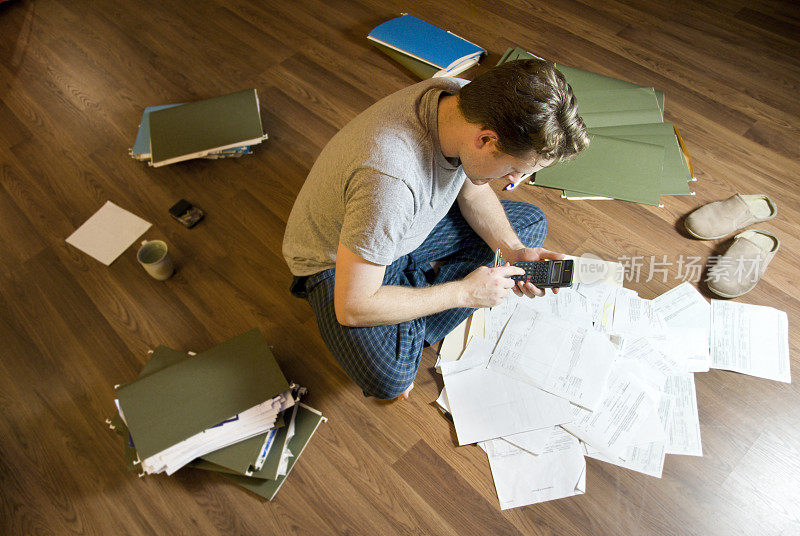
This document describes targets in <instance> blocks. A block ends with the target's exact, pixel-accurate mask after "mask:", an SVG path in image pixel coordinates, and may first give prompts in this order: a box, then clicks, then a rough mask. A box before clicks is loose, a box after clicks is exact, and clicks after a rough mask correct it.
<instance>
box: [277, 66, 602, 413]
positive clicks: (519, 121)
mask: <svg viewBox="0 0 800 536" xmlns="http://www.w3.org/2000/svg"><path fill="white" fill-rule="evenodd" d="M588 144H589V138H588V136H587V134H586V127H585V125H584V123H583V121H582V120H581V118H580V116H579V115H578V109H577V103H576V101H575V97H574V95H573V94H572V89H571V88H570V87H569V85H568V84H567V83H566V80H565V79H564V77H563V75H562V74H561V73H560V72H559V71H558V70H556V68H555V67H554V65H553V64H552V63H550V62H546V61H541V60H517V61H511V62H507V63H503V64H502V65H499V66H497V67H494V68H493V69H490V70H489V71H486V72H485V73H483V74H481V75H480V76H478V77H477V78H476V79H475V80H474V81H472V82H467V81H466V80H461V79H457V78H433V79H430V80H426V81H423V82H420V83H418V84H415V85H413V86H411V87H408V88H405V89H402V90H400V91H398V92H396V93H394V94H392V95H390V96H388V97H386V98H384V99H381V100H380V101H378V102H376V103H375V104H373V105H372V106H370V107H369V108H368V109H367V110H365V111H364V112H362V113H361V114H359V115H358V116H357V117H355V118H354V119H353V120H352V121H350V123H348V124H347V125H346V126H345V127H344V128H342V130H340V131H339V132H338V133H337V134H336V135H335V136H334V137H333V138H332V139H331V140H330V142H328V144H327V145H326V146H325V148H324V149H323V150H322V152H321V153H320V155H319V157H318V158H317V160H316V162H315V163H314V166H313V167H312V168H311V171H310V173H309V175H308V178H307V179H306V181H305V183H304V184H303V187H302V189H301V190H300V193H299V194H298V196H297V200H296V201H295V204H294V207H293V208H292V212H291V214H290V216H289V220H288V223H287V227H286V234H285V236H284V242H283V254H284V257H285V258H286V262H287V263H288V264H289V268H290V269H291V271H292V273H293V274H294V276H295V278H294V281H293V282H292V292H293V293H294V294H295V295H296V296H299V297H303V298H307V299H308V301H309V303H310V304H311V307H312V308H313V309H314V313H315V315H316V318H317V324H318V326H319V329H320V333H321V334H322V338H323V340H324V341H325V344H326V345H327V346H328V348H329V349H330V351H331V352H332V353H333V355H334V357H335V358H336V360H337V361H338V362H339V364H340V365H341V367H342V368H343V369H344V370H345V372H347V374H348V375H349V376H350V377H351V378H352V379H353V380H354V381H355V382H356V383H357V384H358V385H359V386H360V387H361V389H362V390H363V392H364V395H365V396H373V397H376V398H381V399H389V398H396V397H398V396H401V397H404V398H405V397H407V396H408V392H409V391H410V390H411V388H412V387H413V383H412V382H413V380H414V377H415V376H416V374H417V370H418V368H419V364H420V357H421V355H422V348H423V345H424V344H425V343H427V344H433V343H435V342H437V341H439V340H440V339H442V338H443V337H444V336H445V335H447V334H448V333H449V332H450V331H452V330H453V329H454V328H455V327H456V326H457V325H458V324H460V323H461V322H462V321H463V320H464V319H465V318H467V317H468V316H469V315H470V314H471V313H472V312H473V311H474V309H475V308H479V307H491V306H494V305H497V304H499V303H500V302H501V301H502V300H503V299H504V298H506V297H507V296H508V294H509V293H510V292H511V290H512V289H513V291H514V292H515V293H516V294H518V295H523V294H524V295H526V296H528V297H531V298H532V297H534V296H537V295H538V296H541V295H543V290H542V289H538V288H536V287H534V286H533V285H531V284H530V283H526V284H524V285H523V284H522V283H520V284H519V286H516V287H515V286H514V282H513V281H512V280H511V279H509V276H511V275H515V274H522V273H523V270H522V269H521V268H517V267H514V266H511V265H506V266H502V267H497V268H493V267H489V266H488V265H490V264H491V261H492V260H493V257H494V251H495V249H498V248H499V249H500V250H501V251H502V255H503V258H504V259H505V260H507V261H509V262H510V263H515V262H519V261H534V260H540V259H558V258H562V257H563V255H561V254H558V253H554V252H551V251H548V250H546V249H543V248H542V247H541V246H542V244H543V243H544V239H545V235H546V232H547V224H546V220H545V216H544V213H543V212H542V211H541V210H540V209H539V208H538V207H536V206H534V205H531V204H529V203H523V202H515V201H503V202H502V203H501V202H500V200H499V199H498V198H497V196H496V195H495V193H494V191H493V190H492V189H491V187H490V186H489V184H488V183H489V182H490V181H492V180H494V179H501V178H502V179H508V180H510V181H511V182H512V183H514V184H516V183H518V182H519V181H521V180H522V178H523V177H524V176H526V175H528V174H530V173H533V172H535V171H537V170H539V169H542V168H543V167H545V166H549V165H552V164H555V163H556V162H558V161H560V160H564V159H567V158H571V157H574V156H575V155H577V154H578V153H579V152H580V151H582V150H583V149H584V148H586V147H587V146H588Z"/></svg>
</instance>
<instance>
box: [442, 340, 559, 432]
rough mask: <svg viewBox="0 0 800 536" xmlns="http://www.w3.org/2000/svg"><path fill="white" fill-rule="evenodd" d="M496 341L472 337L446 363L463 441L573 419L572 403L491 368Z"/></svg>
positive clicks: (446, 382)
mask: <svg viewBox="0 0 800 536" xmlns="http://www.w3.org/2000/svg"><path fill="white" fill-rule="evenodd" d="M490 352H491V345H490V343H489V342H488V341H486V340H485V339H479V338H473V339H472V340H471V341H470V343H469V344H468V345H467V348H466V350H464V354H463V355H462V356H461V359H459V360H458V361H443V362H442V363H441V367H442V375H443V376H444V385H445V388H446V389H447V401H448V403H449V406H450V412H451V414H452V415H453V424H454V425H455V428H456V435H457V436H458V444H459V445H467V444H470V443H475V442H477V441H485V440H487V439H495V438H498V437H503V436H507V435H510V434H516V433H520V432H527V431H529V430H538V429H541V428H547V427H552V426H555V425H557V424H562V423H565V422H567V421H569V420H571V419H572V413H571V411H570V404H569V402H568V401H566V400H564V399H563V398H559V397H557V396H554V395H551V394H550V393H546V392H544V391H542V390H541V389H536V388H533V387H531V386H530V385H528V384H526V383H523V382H520V381H517V380H515V379H513V378H510V377H508V376H506V375H504V374H498V373H497V372H495V371H493V370H488V369H487V368H486V362H487V361H488V359H489V356H490Z"/></svg>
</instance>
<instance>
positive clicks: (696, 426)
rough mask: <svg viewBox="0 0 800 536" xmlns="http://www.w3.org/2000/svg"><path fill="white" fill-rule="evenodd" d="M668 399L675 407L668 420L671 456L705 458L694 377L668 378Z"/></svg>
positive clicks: (667, 432)
mask: <svg viewBox="0 0 800 536" xmlns="http://www.w3.org/2000/svg"><path fill="white" fill-rule="evenodd" d="M664 398H667V399H669V404H670V406H671V407H670V410H669V415H668V416H667V418H666V435H667V437H666V445H665V448H666V452H667V454H683V455H686V456H702V455H703V446H702V443H701V442H700V418H699V416H698V413H697V394H696V392H695V386H694V374H690V373H687V374H676V375H673V376H670V377H669V378H667V385H666V390H665V394H664Z"/></svg>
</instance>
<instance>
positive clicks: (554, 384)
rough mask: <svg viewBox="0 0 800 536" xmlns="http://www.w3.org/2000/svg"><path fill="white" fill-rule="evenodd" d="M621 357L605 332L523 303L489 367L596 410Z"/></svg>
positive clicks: (514, 315) (508, 326)
mask: <svg viewBox="0 0 800 536" xmlns="http://www.w3.org/2000/svg"><path fill="white" fill-rule="evenodd" d="M615 357H616V351H615V349H614V345H613V344H612V343H611V341H609V340H608V337H607V336H606V335H605V334H603V333H600V332H598V331H594V330H592V329H590V328H589V329H587V328H584V327H580V326H575V325H573V324H572V323H570V322H568V321H566V320H562V319H559V318H552V317H548V316H546V315H544V314H541V313H537V312H531V311H529V310H527V309H525V308H520V307H517V309H516V311H515V312H514V314H513V315H512V317H511V319H510V320H509V321H508V324H507V325H506V328H505V330H504V331H503V334H502V336H501V337H500V341H498V343H497V347H496V348H495V351H494V353H493V354H492V359H491V361H489V365H488V368H489V369H490V370H494V371H497V372H500V373H503V374H506V375H508V376H511V377H514V378H518V379H519V380H521V381H523V382H526V383H528V384H530V385H533V386H535V387H539V388H540V389H544V390H545V391H548V392H550V393H553V394H554V395H558V396H560V397H564V398H566V399H567V400H569V401H570V402H572V403H574V404H577V405H579V406H581V407H585V408H587V409H590V410H591V409H594V408H596V407H597V405H598V403H599V401H600V397H601V395H602V390H603V386H604V385H605V379H606V378H608V375H609V373H610V372H611V366H612V363H613V362H614V359H615Z"/></svg>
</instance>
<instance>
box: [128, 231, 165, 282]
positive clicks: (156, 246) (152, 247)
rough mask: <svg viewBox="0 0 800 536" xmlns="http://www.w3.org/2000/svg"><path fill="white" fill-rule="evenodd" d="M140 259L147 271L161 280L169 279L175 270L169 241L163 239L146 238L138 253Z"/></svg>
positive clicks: (137, 257) (137, 256)
mask: <svg viewBox="0 0 800 536" xmlns="http://www.w3.org/2000/svg"><path fill="white" fill-rule="evenodd" d="M136 259H137V260H138V261H139V264H141V265H142V266H143V267H144V269H145V270H147V273H148V274H150V275H151V276H152V277H154V278H156V279H158V280H159V281H165V280H167V279H169V278H170V277H171V276H172V274H173V273H174V272H175V266H173V264H172V258H171V257H170V256H169V251H167V243H166V242H164V241H163V240H145V241H144V242H142V247H140V248H139V252H138V253H137V254H136Z"/></svg>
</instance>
